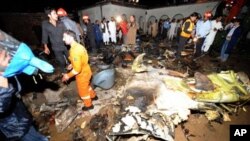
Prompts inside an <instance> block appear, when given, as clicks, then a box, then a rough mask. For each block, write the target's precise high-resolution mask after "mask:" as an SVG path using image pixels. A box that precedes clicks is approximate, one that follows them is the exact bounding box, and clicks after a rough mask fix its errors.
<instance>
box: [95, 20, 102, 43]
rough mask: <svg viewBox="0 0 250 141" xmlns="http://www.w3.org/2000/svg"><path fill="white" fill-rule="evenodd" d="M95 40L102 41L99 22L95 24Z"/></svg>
mask: <svg viewBox="0 0 250 141" xmlns="http://www.w3.org/2000/svg"><path fill="white" fill-rule="evenodd" d="M94 32H95V40H96V42H100V41H102V31H101V29H100V27H99V25H98V24H94Z"/></svg>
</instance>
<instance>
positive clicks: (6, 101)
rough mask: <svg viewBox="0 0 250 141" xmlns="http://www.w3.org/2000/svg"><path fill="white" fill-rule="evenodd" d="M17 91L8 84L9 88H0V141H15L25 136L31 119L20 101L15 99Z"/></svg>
mask: <svg viewBox="0 0 250 141" xmlns="http://www.w3.org/2000/svg"><path fill="white" fill-rule="evenodd" d="M16 94H17V91H16V90H15V89H14V87H13V85H12V84H10V83H9V88H3V87H0V140H1V141H2V140H3V141H5V140H6V141H15V140H19V139H20V138H21V137H22V136H23V135H25V134H26V133H27V132H28V130H29V128H30V126H31V124H32V117H31V115H30V113H29V112H28V110H27V109H26V107H25V105H24V103H23V102H22V100H21V99H19V98H17V97H16Z"/></svg>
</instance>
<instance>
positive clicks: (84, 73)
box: [62, 30, 97, 110]
mask: <svg viewBox="0 0 250 141" xmlns="http://www.w3.org/2000/svg"><path fill="white" fill-rule="evenodd" d="M75 36H76V34H75V33H74V32H73V31H71V30H67V31H65V32H64V34H63V41H64V42H65V44H67V45H70V50H69V60H70V62H71V64H70V65H69V66H68V69H69V70H70V69H71V71H70V72H69V73H67V74H64V75H63V77H62V81H63V82H66V81H68V80H69V79H70V78H72V77H73V76H76V85H77V89H78V93H79V96H80V97H81V99H82V100H83V103H84V107H83V110H89V109H93V108H94V107H93V105H92V99H97V97H96V94H95V91H94V90H93V89H92V87H91V86H90V79H91V76H92V72H91V69H90V66H89V64H88V58H89V57H88V53H87V50H86V49H85V47H84V46H82V45H81V44H79V43H77V42H76V40H75Z"/></svg>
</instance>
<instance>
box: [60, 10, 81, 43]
mask: <svg viewBox="0 0 250 141" xmlns="http://www.w3.org/2000/svg"><path fill="white" fill-rule="evenodd" d="M57 15H58V16H59V18H60V20H61V21H62V22H63V24H64V25H65V27H66V29H69V30H72V31H74V32H75V33H76V40H77V42H78V43H80V38H81V37H82V34H81V32H80V29H79V28H78V26H77V24H76V22H75V21H73V20H71V19H70V18H69V17H68V13H67V12H66V11H65V10H64V9H63V8H59V9H58V10H57Z"/></svg>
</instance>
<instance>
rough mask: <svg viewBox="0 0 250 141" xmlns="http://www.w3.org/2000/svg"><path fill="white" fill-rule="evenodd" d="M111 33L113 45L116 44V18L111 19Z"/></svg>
mask: <svg viewBox="0 0 250 141" xmlns="http://www.w3.org/2000/svg"><path fill="white" fill-rule="evenodd" d="M109 31H110V38H111V42H112V43H113V44H116V22H115V19H114V17H111V21H109Z"/></svg>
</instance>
